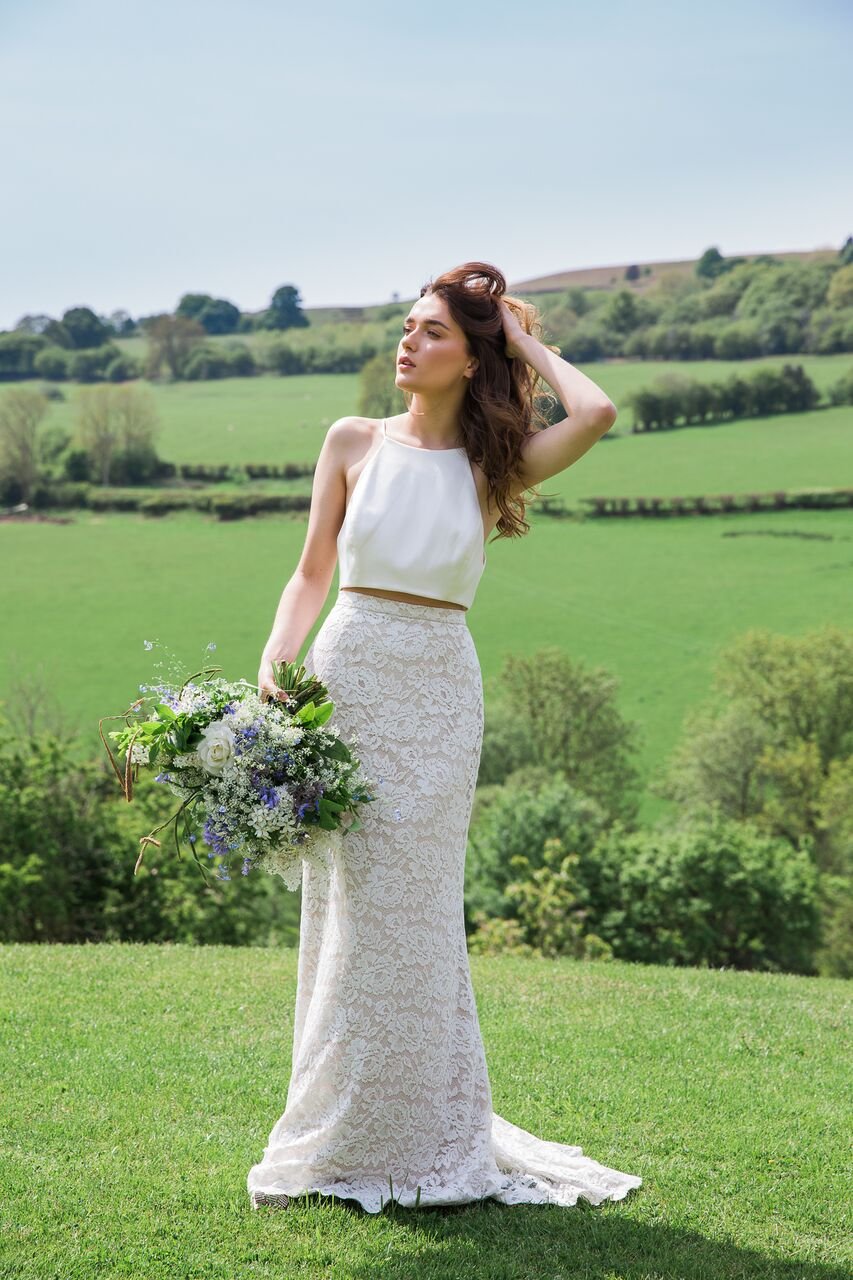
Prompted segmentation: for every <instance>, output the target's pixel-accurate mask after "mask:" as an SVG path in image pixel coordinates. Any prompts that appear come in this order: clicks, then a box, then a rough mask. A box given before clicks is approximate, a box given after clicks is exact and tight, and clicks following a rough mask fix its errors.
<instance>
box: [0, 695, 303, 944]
mask: <svg viewBox="0 0 853 1280" xmlns="http://www.w3.org/2000/svg"><path fill="white" fill-rule="evenodd" d="M0 729H2V730H4V731H3V732H1V733H0V833H2V845H0V941H2V942H65V943H79V942H112V941H127V942H184V943H216V944H225V945H230V946H240V945H247V944H249V945H267V944H270V943H277V942H286V943H289V944H292V943H293V942H294V940H295V938H296V926H297V919H298V911H299V902H298V895H297V894H292V893H289V892H288V891H287V890H285V889H284V887H283V886H282V885H279V884H278V883H277V882H275V880H274V878H273V877H272V876H268V875H257V876H253V875H251V874H250V875H249V876H247V877H239V878H238V881H237V882H234V883H232V882H220V881H218V880H215V879H214V878H213V877H210V878H209V882H208V880H206V879H205V878H204V877H203V875H202V872H201V871H200V870H199V868H198V867H197V865H196V863H195V861H194V860H193V858H192V856H191V855H190V854H189V853H184V856H183V858H178V855H177V853H176V852H175V851H174V847H172V848H171V849H170V848H169V845H168V844H167V843H166V841H165V840H164V841H163V848H162V850H161V849H156V848H153V847H151V846H149V847H148V848H147V850H146V855H145V860H144V862H143V864H142V867H141V868H140V872H139V874H138V875H136V876H134V875H133V866H134V863H135V861H136V856H137V851H138V847H139V844H138V841H139V837H140V835H141V834H145V833H146V832H148V831H150V830H151V829H152V828H153V827H154V826H156V825H157V823H159V822H162V821H163V820H164V819H165V818H167V817H168V816H169V814H170V813H172V812H174V810H175V809H176V808H177V804H178V801H177V800H176V798H175V797H174V796H173V795H172V794H171V793H169V794H168V795H167V794H165V792H166V788H165V787H164V786H163V785H162V784H158V783H155V782H154V781H153V778H151V777H150V776H144V777H140V779H139V782H138V783H137V786H136V789H135V792H134V799H133V803H132V804H130V805H128V803H127V801H126V800H125V799H124V796H123V795H122V792H121V790H120V788H119V785H118V780H117V779H116V777H115V775H114V774H113V772H112V769H111V767H110V766H109V763H108V761H107V760H106V759H105V758H104V759H101V760H83V761H81V760H80V759H79V753H78V752H76V751H75V750H74V747H75V745H76V744H74V743H73V740H72V741H68V740H64V739H60V738H58V737H57V736H55V735H54V734H53V733H49V732H39V733H36V734H34V735H33V736H32V737H27V736H23V737H22V736H20V735H13V734H12V733H11V732H10V731H9V729H10V726H9V724H8V722H7V721H6V718H5V716H0ZM202 856H203V855H202ZM210 865H211V866H213V865H214V864H213V863H211V864H210Z"/></svg>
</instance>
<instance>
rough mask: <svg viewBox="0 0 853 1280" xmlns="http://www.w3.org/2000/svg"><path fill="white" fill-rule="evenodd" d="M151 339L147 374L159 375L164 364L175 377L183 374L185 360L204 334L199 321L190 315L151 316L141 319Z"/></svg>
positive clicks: (149, 376) (149, 341) (151, 375)
mask: <svg viewBox="0 0 853 1280" xmlns="http://www.w3.org/2000/svg"><path fill="white" fill-rule="evenodd" d="M140 324H141V325H142V327H143V329H144V332H145V335H146V337H147V339H148V353H147V360H146V368H145V375H146V377H148V378H157V377H159V375H160V370H161V369H162V367H163V365H164V364H165V365H166V367H167V369H168V370H169V372H170V373H171V375H172V377H173V378H174V379H178V378H180V377H181V376H182V374H183V365H184V361H185V360H187V359H188V357H189V355H190V353H191V352H192V351H193V349H194V348H195V347H196V346H197V345H198V343H199V342H201V341H202V339H203V338H204V336H205V333H204V329H203V328H202V326H201V325H200V324H199V323H198V321H197V320H193V319H191V318H190V317H189V316H170V315H160V316H149V317H148V318H147V319H145V320H144V321H140Z"/></svg>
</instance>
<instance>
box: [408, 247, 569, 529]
mask: <svg viewBox="0 0 853 1280" xmlns="http://www.w3.org/2000/svg"><path fill="white" fill-rule="evenodd" d="M425 294H437V295H438V296H439V297H440V298H443V299H444V301H445V302H446V303H447V307H448V310H449V311H450V314H451V315H452V317H453V319H454V320H455V321H456V323H457V324H458V325H459V327H460V329H461V330H462V331H463V333H464V334H465V338H466V343H467V353H468V355H469V356H475V357H476V358H477V360H478V361H479V364H478V366H477V370H476V372H475V373H474V376H473V377H472V378H468V379H467V383H468V386H467V389H466V392H465V398H464V400H463V402H462V411H461V416H460V422H459V428H460V433H461V436H462V440H463V443H464V445H465V449H466V450H467V453H468V456H469V458H471V459H472V460H473V461H474V462H476V463H478V465H479V466H480V467H482V469H483V471H484V472H485V474H486V477H487V479H488V482H489V505H491V502H492V499H493V498H494V500H495V501H496V502H497V505H498V508H499V510H500V513H501V515H500V519H499V520H498V522H497V524H496V525H495V529H494V533H495V538H494V539H493V540H495V541H496V540H497V539H498V538H508V537H521V536H522V535H523V534H525V533H528V532H529V531H530V525H529V523H528V522H527V520H525V518H524V512H525V507H526V503H525V498H524V495H523V494H520V495H518V496H511V495H510V493H509V488H510V485H511V483H512V480H513V479H514V478H516V477H518V468H519V464H520V462H521V450H522V445H523V442H524V440H525V439H526V438H527V437H528V436H531V435H535V434H536V432H537V430H539V429H540V426H541V427H546V426H547V425H548V423H549V419H548V418H546V417H545V416H544V415H543V414H542V413H540V411H539V409H538V408H537V400H538V399H540V398H541V395H542V393H541V391H539V390H538V387H539V385H540V379H539V375H538V374H537V372H536V370H535V369H532V368H531V367H530V365H529V364H528V363H527V362H526V360H515V359H512V358H510V357H509V356H508V355H507V353H506V337H505V335H504V328H503V322H502V320H501V302H502V301H503V302H505V303H506V304H507V306H508V307H509V309H510V311H512V313H513V315H514V316H515V317H516V319H517V320H518V322H519V324H520V325H521V327H522V329H523V330H524V331H525V333H529V334H532V336H533V337H534V338H536V339H538V340H539V341H541V335H542V322H541V319H540V316H539V312H538V310H537V309H536V307H534V306H532V305H531V304H530V303H529V302H524V301H522V299H520V298H513V297H510V296H508V295H507V294H506V279H505V277H504V276H503V274H502V273H501V272H500V271H499V270H498V268H497V267H493V266H492V265H491V264H490V263H488V262H465V263H463V264H462V266H460V267H454V268H453V269H452V270H451V271H444V272H442V274H441V275H440V276H438V277H436V279H434V280H432V279H431V280H429V281H428V282H427V283H426V284H425V285H423V287H422V288H421V291H420V296H421V297H424V295H425ZM548 350H549V351H554V352H556V354H557V355H559V354H560V351H559V348H558V347H552V346H549V347H548ZM403 395H404V398H405V400H406V405H407V407H411V402H412V396H413V393H412V392H410V391H404V392H403ZM525 493H529V494H533V495H534V496H535V497H540V496H541V495H540V494H539V492H538V490H537V489H536V488H535V487H534V486H531V487H530V488H529V489H527V490H525Z"/></svg>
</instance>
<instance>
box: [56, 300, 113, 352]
mask: <svg viewBox="0 0 853 1280" xmlns="http://www.w3.org/2000/svg"><path fill="white" fill-rule="evenodd" d="M62 327H63V328H64V329H65V331H66V333H67V334H68V335H69V336H70V338H71V345H72V347H74V348H75V350H77V351H84V350H87V349H88V348H90V347H101V346H103V344H104V343H105V342H107V341H109V338H110V336H111V335H110V330H109V328H108V326H107V325H105V324H104V322H103V320H101V319H100V318H99V317H98V316H96V315H95V313H94V311H92V309H91V308H90V307H72V308H71V310H70V311H66V312H65V313H64V315H63V317H62Z"/></svg>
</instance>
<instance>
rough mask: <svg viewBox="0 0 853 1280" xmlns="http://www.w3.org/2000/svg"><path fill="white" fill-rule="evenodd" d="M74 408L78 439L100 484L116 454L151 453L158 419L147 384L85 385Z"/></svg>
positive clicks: (105, 480) (107, 473) (109, 469)
mask: <svg viewBox="0 0 853 1280" xmlns="http://www.w3.org/2000/svg"><path fill="white" fill-rule="evenodd" d="M76 408H77V438H78V442H79V443H80V444H81V445H82V447H83V448H84V449H85V450H86V453H87V455H88V457H89V460H90V463H91V467H92V470H93V472H95V474H97V475H98V476H99V477H100V482H101V484H109V483H110V474H111V471H112V469H113V466H114V465H115V463H116V461H117V460H118V458H119V457H120V456H122V455H132V456H134V457H135V456H137V455H140V454H147V455H151V454H153V443H154V439H155V436H156V433H157V430H158V427H159V420H158V417H157V410H156V407H155V403H154V398H153V395H152V393H151V390H150V388H148V387H133V386H112V385H106V386H99V387H89V388H86V390H84V391H81V392H80V393H79V395H78V397H77V402H76ZM126 464H127V459H125V465H126ZM131 478H132V477H131Z"/></svg>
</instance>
